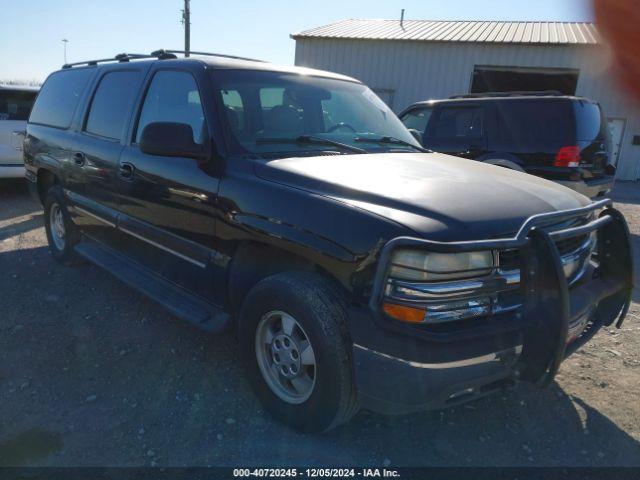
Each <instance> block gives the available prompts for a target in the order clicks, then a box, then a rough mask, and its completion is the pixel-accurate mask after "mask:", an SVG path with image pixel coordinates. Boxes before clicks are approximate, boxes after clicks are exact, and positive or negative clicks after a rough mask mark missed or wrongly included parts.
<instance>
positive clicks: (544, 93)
mask: <svg viewBox="0 0 640 480" xmlns="http://www.w3.org/2000/svg"><path fill="white" fill-rule="evenodd" d="M563 95H564V93H562V92H560V91H559V90H531V91H528V90H522V91H513V92H485V93H464V94H461V95H451V96H450V97H449V98H451V99H453V98H483V97H523V96H525V97H561V96H563Z"/></svg>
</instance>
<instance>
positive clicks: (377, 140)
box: [353, 136, 432, 153]
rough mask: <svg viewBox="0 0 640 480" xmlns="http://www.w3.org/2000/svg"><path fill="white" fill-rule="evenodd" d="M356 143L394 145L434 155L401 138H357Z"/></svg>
mask: <svg viewBox="0 0 640 480" xmlns="http://www.w3.org/2000/svg"><path fill="white" fill-rule="evenodd" d="M353 140H354V141H356V142H371V143H390V144H393V145H403V146H405V147H411V148H413V149H415V150H418V151H419V152H424V153H432V151H431V150H428V149H426V148H422V147H418V146H417V145H414V144H413V143H409V142H405V141H404V140H400V139H399V138H396V137H388V136H384V137H356V138H354V139H353Z"/></svg>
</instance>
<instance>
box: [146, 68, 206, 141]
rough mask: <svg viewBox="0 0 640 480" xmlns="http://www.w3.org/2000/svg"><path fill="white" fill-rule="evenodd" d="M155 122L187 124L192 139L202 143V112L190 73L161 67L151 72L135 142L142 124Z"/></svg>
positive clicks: (204, 134)
mask: <svg viewBox="0 0 640 480" xmlns="http://www.w3.org/2000/svg"><path fill="white" fill-rule="evenodd" d="M154 122H176V123H186V124H187V125H189V126H191V129H192V130H193V141H194V142H195V143H197V144H200V145H203V144H204V142H205V137H206V125H205V121H204V111H203V110H202V102H201V100H200V92H199V91H198V86H197V84H196V81H195V79H194V78H193V76H192V75H191V74H190V73H188V72H181V71H176V70H161V71H159V72H157V73H156V74H155V75H154V77H153V80H152V81H151V85H150V86H149V90H148V91H147V95H146V97H145V99H144V104H143V105H142V111H141V112H140V119H139V120H138V127H137V129H136V139H135V141H136V143H140V138H141V136H142V131H143V130H144V127H146V126H147V125H148V124H150V123H154Z"/></svg>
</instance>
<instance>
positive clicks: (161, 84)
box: [118, 67, 223, 303]
mask: <svg viewBox="0 0 640 480" xmlns="http://www.w3.org/2000/svg"><path fill="white" fill-rule="evenodd" d="M200 73H201V72H200V71H199V70H198V69H197V68H193V69H191V68H189V67H184V69H183V68H178V67H176V68H168V67H163V68H161V69H158V70H157V71H155V72H154V73H153V75H152V76H151V78H150V80H149V83H148V85H147V87H146V93H145V95H144V97H143V101H142V103H141V105H140V107H139V110H138V112H137V122H136V124H135V125H134V126H133V129H132V132H131V137H130V142H129V145H127V146H126V148H125V150H124V151H123V153H122V157H121V159H120V165H119V173H118V182H119V184H120V190H121V192H122V198H121V201H120V205H119V209H120V211H121V212H122V214H123V215H122V217H121V222H120V226H121V230H122V231H124V232H125V233H126V234H127V235H128V237H129V238H128V240H127V245H126V250H127V251H128V252H129V253H130V254H131V255H133V256H134V257H135V258H136V260H138V261H141V262H143V263H144V264H145V265H146V266H147V267H148V268H150V269H152V270H153V271H154V272H156V273H157V274H159V275H161V276H163V277H165V278H166V279H168V280H171V281H173V282H174V283H177V284H179V285H181V286H183V287H185V288H187V289H189V290H190V291H192V292H195V293H197V294H200V295H201V296H203V297H207V298H209V299H211V300H213V301H215V302H216V303H221V302H222V299H221V298H220V297H221V295H222V293H223V292H222V290H221V289H219V288H216V285H215V274H214V273H215V272H213V271H212V270H211V269H212V266H211V264H210V257H211V253H212V247H213V245H214V241H215V240H214V234H215V214H216V205H215V202H216V197H217V193H218V185H219V178H218V176H217V175H216V174H214V173H213V172H212V169H211V168H210V165H209V164H208V163H207V162H204V163H203V162H202V161H198V160H195V159H193V158H186V157H184V158H183V157H165V156H158V155H150V154H147V153H144V152H142V151H141V150H140V148H139V142H140V138H141V135H142V132H143V130H144V127H145V126H146V125H148V124H149V123H153V122H177V123H186V124H188V125H190V126H191V128H192V131H193V135H194V142H195V143H198V144H201V145H203V147H205V149H208V150H210V149H211V147H210V144H211V142H210V140H209V139H210V132H209V125H211V124H212V121H213V119H212V118H206V117H205V112H207V111H211V112H212V111H213V109H210V110H207V109H205V108H204V103H205V102H204V100H203V99H205V98H207V99H209V101H208V102H207V104H209V105H211V103H212V100H211V87H210V85H209V83H208V78H207V77H206V76H205V75H204V73H203V72H202V76H200V75H199V74H200Z"/></svg>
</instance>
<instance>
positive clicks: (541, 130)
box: [495, 99, 575, 148]
mask: <svg viewBox="0 0 640 480" xmlns="http://www.w3.org/2000/svg"><path fill="white" fill-rule="evenodd" d="M495 106H496V109H497V111H498V118H499V123H498V131H499V132H500V134H501V135H502V137H503V140H504V141H505V142H507V143H508V144H510V145H513V146H516V147H527V148H534V147H536V146H542V145H544V144H545V143H554V144H555V143H562V144H565V145H570V144H572V143H573V142H574V141H575V134H574V128H575V127H574V125H575V124H574V115H573V111H572V107H571V102H570V101H564V100H560V101H559V100H535V99H532V100H505V101H501V102H496V104H495Z"/></svg>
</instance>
